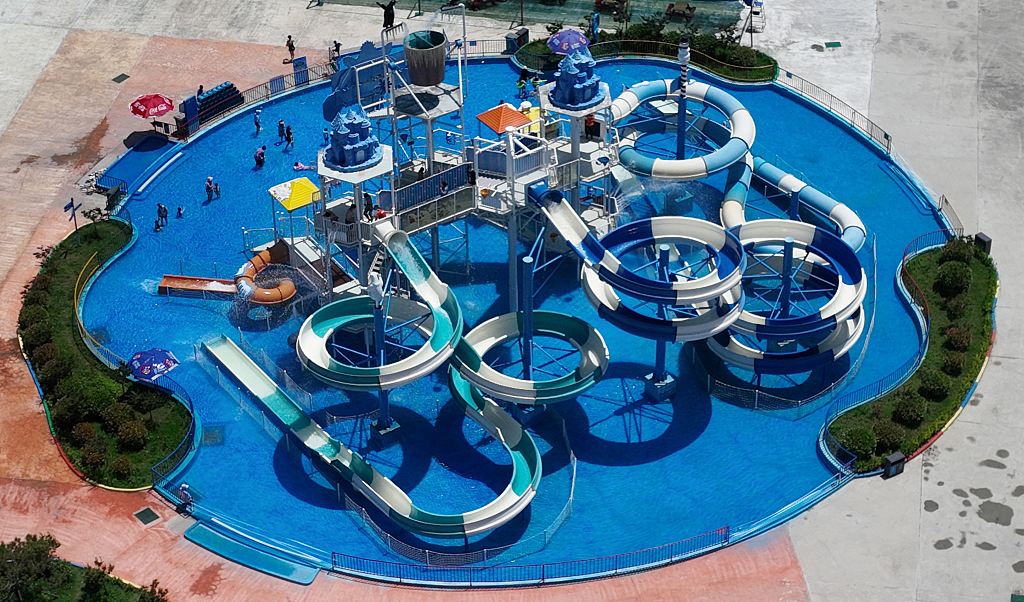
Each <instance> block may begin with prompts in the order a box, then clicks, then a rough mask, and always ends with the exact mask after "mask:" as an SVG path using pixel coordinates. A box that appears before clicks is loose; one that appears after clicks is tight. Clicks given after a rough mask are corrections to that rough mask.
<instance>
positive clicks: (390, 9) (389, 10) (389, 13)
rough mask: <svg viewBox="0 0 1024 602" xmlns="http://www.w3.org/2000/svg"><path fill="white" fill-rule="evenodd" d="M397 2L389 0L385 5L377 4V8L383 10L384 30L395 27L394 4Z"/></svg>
mask: <svg viewBox="0 0 1024 602" xmlns="http://www.w3.org/2000/svg"><path fill="white" fill-rule="evenodd" d="M397 1H398V0H391V2H388V3H387V4H381V3H380V2H378V3H377V6H379V7H381V8H383V9H384V29H387V28H388V27H394V25H395V2H397Z"/></svg>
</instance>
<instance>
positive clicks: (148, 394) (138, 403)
mask: <svg viewBox="0 0 1024 602" xmlns="http://www.w3.org/2000/svg"><path fill="white" fill-rule="evenodd" d="M171 399H172V398H171V396H170V395H167V394H166V393H164V392H163V391H160V390H158V389H153V388H151V387H147V386H145V385H141V384H138V383H134V384H132V386H131V387H129V388H128V391H127V392H126V393H125V394H124V395H122V396H121V401H123V402H124V403H127V404H128V405H130V406H132V407H133V408H135V411H136V412H138V413H140V414H149V413H150V412H152V411H153V410H156V409H158V408H162V407H163V406H165V405H166V404H167V402H168V401H170V400H171Z"/></svg>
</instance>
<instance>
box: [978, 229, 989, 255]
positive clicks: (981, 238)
mask: <svg viewBox="0 0 1024 602" xmlns="http://www.w3.org/2000/svg"><path fill="white" fill-rule="evenodd" d="M974 244H975V245H977V246H978V247H979V248H981V250H982V251H984V252H985V254H986V255H991V254H992V239H991V238H989V236H988V235H987V234H985V233H984V232H978V233H977V234H975V235H974Z"/></svg>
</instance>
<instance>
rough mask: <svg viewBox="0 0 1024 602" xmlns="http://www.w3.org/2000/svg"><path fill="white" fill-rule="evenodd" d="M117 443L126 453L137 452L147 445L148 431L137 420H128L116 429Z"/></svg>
mask: <svg viewBox="0 0 1024 602" xmlns="http://www.w3.org/2000/svg"><path fill="white" fill-rule="evenodd" d="M117 443H118V445H120V446H121V447H122V448H123V449H126V450H128V451H138V450H140V449H142V448H143V447H146V444H147V443H149V431H148V430H147V429H146V425H145V424H142V422H141V421H139V420H129V421H128V422H125V423H124V424H122V425H121V428H119V429H117Z"/></svg>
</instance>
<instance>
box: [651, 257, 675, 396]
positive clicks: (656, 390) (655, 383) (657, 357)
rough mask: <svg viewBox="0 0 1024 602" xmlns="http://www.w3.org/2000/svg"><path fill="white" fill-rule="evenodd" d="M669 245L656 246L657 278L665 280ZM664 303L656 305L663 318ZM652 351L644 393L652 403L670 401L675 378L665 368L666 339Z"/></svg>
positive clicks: (659, 342)
mask: <svg viewBox="0 0 1024 602" xmlns="http://www.w3.org/2000/svg"><path fill="white" fill-rule="evenodd" d="M668 256H669V246H668V245H659V246H658V279H659V280H660V279H662V278H664V279H665V281H666V282H667V281H668V279H669V278H670V276H669V273H668ZM666 313H667V312H666V310H665V306H664V305H659V306H658V317H659V318H662V319H664V318H665V316H666ZM656 345H657V347H655V352H654V372H652V373H651V374H648V375H647V376H645V377H644V393H645V394H646V395H647V396H648V397H650V398H651V399H652V400H653V401H654V403H666V402H671V401H672V398H674V397H675V394H676V379H674V378H672V376H671V375H670V374H669V373H668V371H667V370H665V356H666V355H667V353H666V352H667V349H666V348H667V346H668V342H667V341H658V342H657V343H656Z"/></svg>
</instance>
